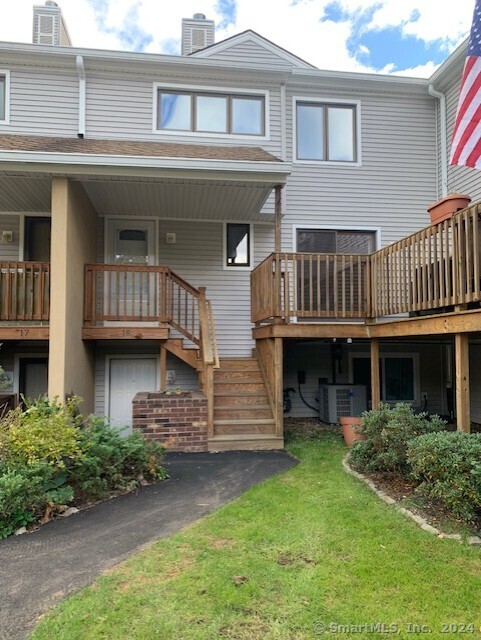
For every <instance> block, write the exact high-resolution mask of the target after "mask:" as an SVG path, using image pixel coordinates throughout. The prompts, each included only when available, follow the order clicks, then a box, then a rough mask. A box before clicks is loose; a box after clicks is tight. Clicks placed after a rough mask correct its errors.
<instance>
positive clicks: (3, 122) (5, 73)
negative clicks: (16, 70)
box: [0, 69, 10, 127]
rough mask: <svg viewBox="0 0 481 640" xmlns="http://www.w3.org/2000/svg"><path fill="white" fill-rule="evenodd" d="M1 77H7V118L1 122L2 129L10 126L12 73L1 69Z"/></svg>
mask: <svg viewBox="0 0 481 640" xmlns="http://www.w3.org/2000/svg"><path fill="white" fill-rule="evenodd" d="M0 76H5V118H4V119H3V120H0V127H1V126H3V125H5V126H8V125H9V124H10V71H9V70H8V69H0Z"/></svg>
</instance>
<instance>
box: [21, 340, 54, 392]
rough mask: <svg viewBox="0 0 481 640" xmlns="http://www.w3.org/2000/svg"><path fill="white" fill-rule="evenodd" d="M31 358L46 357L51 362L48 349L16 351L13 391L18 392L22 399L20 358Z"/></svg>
mask: <svg viewBox="0 0 481 640" xmlns="http://www.w3.org/2000/svg"><path fill="white" fill-rule="evenodd" d="M30 358H44V359H45V360H46V361H47V365H48V364H49V352H48V349H47V350H46V351H42V352H38V351H36V352H28V353H15V354H14V356H13V393H16V394H17V397H18V398H19V399H20V396H19V393H20V360H28V359H30Z"/></svg>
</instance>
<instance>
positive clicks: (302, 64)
mask: <svg viewBox="0 0 481 640" xmlns="http://www.w3.org/2000/svg"><path fill="white" fill-rule="evenodd" d="M245 42H252V43H254V44H256V45H257V46H260V47H262V48H263V49H266V50H267V51H269V52H270V53H272V54H274V55H276V56H277V57H278V58H281V59H282V60H284V61H285V62H286V63H287V64H289V65H291V66H294V67H297V68H299V69H317V67H315V66H314V65H313V64H310V63H309V62H306V61H305V60H303V59H302V58H299V56H296V55H295V54H293V53H291V52H290V51H287V49H284V48H283V47H280V46H279V45H278V44H275V42H272V41H271V40H268V39H267V38H264V36H261V35H260V34H259V33H257V32H256V31H253V30H252V29H247V30H246V31H242V33H238V34H236V35H234V36H231V37H230V38H226V39H225V40H221V42H217V43H215V44H211V45H210V46H209V47H205V49H200V51H194V52H193V53H191V54H189V55H190V56H193V57H196V58H210V57H214V56H215V55H216V54H218V53H221V52H223V51H225V50H227V49H230V48H231V47H235V46H237V45H239V44H243V43H245Z"/></svg>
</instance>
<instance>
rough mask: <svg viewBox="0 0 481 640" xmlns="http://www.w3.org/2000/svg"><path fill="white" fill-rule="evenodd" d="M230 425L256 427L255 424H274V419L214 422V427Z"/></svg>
mask: <svg viewBox="0 0 481 640" xmlns="http://www.w3.org/2000/svg"><path fill="white" fill-rule="evenodd" d="M229 424H244V425H255V424H274V420H273V419H272V418H252V419H249V418H246V419H245V420H231V419H227V420H224V419H223V420H214V426H216V425H229Z"/></svg>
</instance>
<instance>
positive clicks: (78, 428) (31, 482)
mask: <svg viewBox="0 0 481 640" xmlns="http://www.w3.org/2000/svg"><path fill="white" fill-rule="evenodd" d="M79 404H80V398H70V399H68V400H66V402H65V403H63V404H62V403H59V402H57V401H55V400H54V401H52V402H50V401H49V400H48V399H46V398H43V399H41V400H38V401H36V402H32V403H26V405H25V406H19V407H17V408H16V409H14V410H12V411H9V412H7V413H5V414H4V415H3V416H2V417H1V418H0V538H5V537H7V536H9V535H11V534H12V533H13V532H14V531H15V530H17V529H18V528H20V527H24V526H28V525H29V524H31V523H33V522H37V521H39V520H40V521H41V522H46V521H47V520H49V519H50V518H51V517H52V516H53V515H55V513H56V512H63V511H65V509H66V508H67V506H68V504H69V503H71V502H72V501H76V503H77V504H78V503H79V501H80V503H85V501H87V500H91V501H95V500H99V499H103V498H105V497H106V496H109V495H111V494H112V493H115V492H123V491H128V490H131V489H133V488H134V487H136V486H137V485H138V484H139V483H142V482H144V481H152V480H156V479H158V478H161V477H164V476H165V472H164V470H163V469H162V467H161V465H160V461H161V458H162V455H163V452H164V448H163V447H162V445H160V444H157V443H152V442H146V441H145V440H143V439H142V438H141V437H140V436H139V435H138V434H133V435H129V436H127V437H122V435H121V430H120V429H111V428H110V427H109V425H108V424H107V423H106V422H105V421H104V420H100V419H98V418H94V417H92V416H89V417H84V416H82V415H81V414H80V413H79V411H78V407H79Z"/></svg>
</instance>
